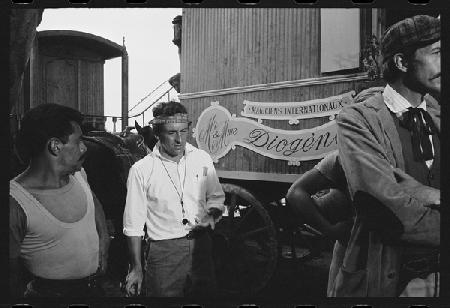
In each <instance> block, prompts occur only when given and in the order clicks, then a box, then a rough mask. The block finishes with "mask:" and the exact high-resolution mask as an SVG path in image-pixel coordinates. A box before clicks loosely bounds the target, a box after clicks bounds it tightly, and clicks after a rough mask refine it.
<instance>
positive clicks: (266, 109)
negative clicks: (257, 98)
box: [241, 91, 356, 125]
mask: <svg viewBox="0 0 450 308" xmlns="http://www.w3.org/2000/svg"><path fill="white" fill-rule="evenodd" d="M355 95H356V93H355V91H350V92H347V93H344V94H341V95H336V96H331V97H327V98H321V99H314V100H309V101H304V102H252V101H247V100H244V102H243V104H244V110H243V111H242V112H241V115H242V116H244V117H248V118H255V119H258V123H261V120H262V119H267V120H289V124H290V125H294V124H298V123H299V120H301V119H310V118H317V117H326V116H330V117H331V116H334V115H336V114H337V113H339V111H340V110H341V109H342V108H343V107H344V106H347V105H351V104H353V98H354V97H355Z"/></svg>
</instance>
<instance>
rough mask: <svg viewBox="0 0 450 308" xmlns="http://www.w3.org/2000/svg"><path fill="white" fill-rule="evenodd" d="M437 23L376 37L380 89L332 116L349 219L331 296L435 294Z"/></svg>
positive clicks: (416, 23)
mask: <svg viewBox="0 0 450 308" xmlns="http://www.w3.org/2000/svg"><path fill="white" fill-rule="evenodd" d="M440 44H441V43H440V21H439V19H438V18H435V17H431V16H426V15H420V16H414V17H412V18H407V19H404V20H402V21H400V22H398V23H396V24H394V25H393V26H391V27H390V28H389V29H387V30H386V32H385V33H384V35H383V38H382V40H381V45H382V46H381V51H382V56H383V78H384V79H385V81H386V82H387V85H386V87H385V88H384V90H383V92H382V93H380V94H378V95H375V96H372V97H370V98H368V99H367V100H365V101H363V102H361V103H358V104H355V105H353V106H349V107H346V108H344V109H343V110H342V111H341V113H340V114H339V115H338V117H337V125H338V148H339V152H340V155H339V156H340V158H341V163H342V166H343V169H344V172H345V175H346V178H347V181H348V186H349V191H350V194H351V197H352V201H353V204H354V206H355V211H356V218H355V221H354V226H353V229H352V232H351V236H350V240H349V243H348V247H347V249H346V252H345V257H344V262H343V265H342V267H341V268H340V270H339V273H338V275H337V278H336V282H335V285H334V290H333V295H334V296H353V297H355V296H376V297H381V296H391V297H396V296H437V295H438V294H439V244H440V210H439V206H440V147H439V146H440V140H439V138H440V107H439V105H438V104H437V103H436V101H435V100H430V101H428V100H427V99H425V97H426V96H427V94H430V93H432V94H433V95H439V93H440V88H441V83H440V73H441V55H440Z"/></svg>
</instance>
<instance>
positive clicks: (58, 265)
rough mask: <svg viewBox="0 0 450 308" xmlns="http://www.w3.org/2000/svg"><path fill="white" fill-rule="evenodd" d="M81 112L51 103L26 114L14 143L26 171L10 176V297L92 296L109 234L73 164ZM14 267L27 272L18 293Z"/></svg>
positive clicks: (79, 146) (80, 146)
mask: <svg viewBox="0 0 450 308" xmlns="http://www.w3.org/2000/svg"><path fill="white" fill-rule="evenodd" d="M81 122H82V115H81V113H80V112H78V111H77V110H74V109H72V108H69V107H65V106H62V105H56V104H43V105H39V106H38V107H36V108H33V109H31V110H30V111H28V112H27V113H26V114H25V116H24V118H23V120H22V123H21V129H20V132H19V134H18V137H17V147H18V150H19V153H21V156H22V158H25V159H26V160H27V161H29V165H28V168H27V169H26V170H25V171H24V172H23V173H21V174H20V175H18V176H17V177H16V178H14V179H12V180H11V181H10V198H9V200H10V201H9V209H10V219H9V221H10V222H9V231H10V232H9V234H10V235H9V242H10V246H9V260H10V269H11V271H10V288H11V290H10V292H11V295H13V296H22V295H25V296H44V297H59V296H62V297H67V296H82V297H86V296H99V295H101V291H100V288H99V287H98V285H97V284H96V282H95V275H94V274H96V273H97V272H104V271H105V270H106V264H107V262H106V261H107V250H108V245H109V237H108V232H107V229H106V222H105V216H104V213H103V209H102V207H101V204H100V203H99V202H98V200H97V198H96V197H95V195H94V194H93V193H92V192H91V190H90V187H89V184H88V183H87V180H86V174H85V173H84V170H83V169H82V167H81V165H82V163H83V161H84V157H85V155H86V150H87V148H86V146H85V145H84V143H83V141H82V132H81V128H80V125H81ZM22 264H23V266H24V267H25V269H26V270H27V271H28V272H29V273H30V274H31V275H32V277H33V279H32V280H31V281H30V282H29V283H28V285H27V288H26V291H25V293H23V288H21V282H24V281H21V278H22V277H21V276H22V275H21V273H22Z"/></svg>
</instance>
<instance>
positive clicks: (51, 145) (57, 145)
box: [47, 138, 61, 156]
mask: <svg viewBox="0 0 450 308" xmlns="http://www.w3.org/2000/svg"><path fill="white" fill-rule="evenodd" d="M47 149H48V151H49V153H50V154H52V155H53V156H57V155H58V154H59V152H60V151H61V141H60V140H58V139H57V138H52V139H50V140H49V141H48V144H47Z"/></svg>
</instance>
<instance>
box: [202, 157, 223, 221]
mask: <svg viewBox="0 0 450 308" xmlns="http://www.w3.org/2000/svg"><path fill="white" fill-rule="evenodd" d="M206 155H207V167H206V169H205V172H206V209H210V208H216V209H218V210H220V212H222V213H223V211H224V210H225V206H224V202H225V194H224V192H223V190H222V185H220V183H219V178H218V177H217V173H216V169H215V168H214V164H213V162H212V160H211V158H210V157H209V155H208V154H206Z"/></svg>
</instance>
